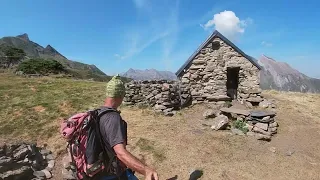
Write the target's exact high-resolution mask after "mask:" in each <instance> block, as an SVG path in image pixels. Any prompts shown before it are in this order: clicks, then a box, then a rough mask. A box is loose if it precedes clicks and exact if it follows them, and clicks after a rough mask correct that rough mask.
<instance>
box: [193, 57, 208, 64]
mask: <svg viewBox="0 0 320 180" xmlns="http://www.w3.org/2000/svg"><path fill="white" fill-rule="evenodd" d="M192 63H193V64H196V65H201V64H205V63H206V61H205V60H204V59H200V58H199V59H195V60H193V61H192Z"/></svg>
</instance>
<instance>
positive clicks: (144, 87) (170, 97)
mask: <svg viewBox="0 0 320 180" xmlns="http://www.w3.org/2000/svg"><path fill="white" fill-rule="evenodd" d="M180 89H181V88H180V86H179V82H177V81H166V80H163V81H131V82H129V83H126V96H125V98H124V104H125V105H137V106H139V105H141V106H150V107H153V108H154V110H156V111H157V112H163V113H164V114H165V115H174V113H175V110H177V109H179V108H180V107H181V101H182V102H183V103H184V102H186V100H187V98H189V97H190V96H189V95H188V94H183V91H181V90H180ZM181 93H182V94H181ZM180 95H182V96H181V97H182V98H180Z"/></svg>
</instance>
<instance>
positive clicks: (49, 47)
mask: <svg viewBox="0 0 320 180" xmlns="http://www.w3.org/2000/svg"><path fill="white" fill-rule="evenodd" d="M44 50H45V51H46V52H50V53H57V54H59V52H58V51H57V50H56V49H54V48H53V47H52V46H51V45H50V44H49V45H47V47H46V48H44Z"/></svg>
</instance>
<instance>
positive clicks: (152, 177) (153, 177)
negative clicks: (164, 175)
mask: <svg viewBox="0 0 320 180" xmlns="http://www.w3.org/2000/svg"><path fill="white" fill-rule="evenodd" d="M145 177H146V179H145V180H159V178H158V174H157V172H156V171H155V170H153V169H151V168H149V167H147V168H146V175H145Z"/></svg>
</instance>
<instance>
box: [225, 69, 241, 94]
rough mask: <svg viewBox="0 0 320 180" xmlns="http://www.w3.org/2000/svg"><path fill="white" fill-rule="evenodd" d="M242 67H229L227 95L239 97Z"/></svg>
mask: <svg viewBox="0 0 320 180" xmlns="http://www.w3.org/2000/svg"><path fill="white" fill-rule="evenodd" d="M239 71H240V67H235V68H228V69H227V95H228V96H229V97H230V98H231V99H237V96H238V86H239Z"/></svg>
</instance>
